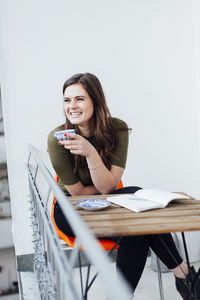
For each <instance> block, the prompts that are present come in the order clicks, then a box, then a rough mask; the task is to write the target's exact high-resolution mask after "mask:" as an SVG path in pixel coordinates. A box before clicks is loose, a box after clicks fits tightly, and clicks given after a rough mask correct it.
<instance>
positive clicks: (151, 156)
mask: <svg viewBox="0 0 200 300" xmlns="http://www.w3.org/2000/svg"><path fill="white" fill-rule="evenodd" d="M198 6H199V5H198V1H195V0H194V1H187V0H169V1H160V0H152V1H149V0H143V1H141V0H126V1H122V0H111V1H106V0H102V1H92V0H85V1H69V0H68V1H66V0H60V1H53V0H51V1H50V0H43V1H39V0H35V1H31V0H29V1H27V0H18V1H15V0H1V2H0V22H1V24H0V28H1V29H0V30H1V31H0V39H1V48H0V49H1V60H0V70H1V71H0V76H1V77H0V83H1V89H2V99H3V111H4V125H5V131H6V144H7V157H8V168H9V180H10V185H11V200H12V210H13V213H15V214H14V222H17V224H18V225H17V226H18V229H15V228H14V229H15V239H16V240H18V239H19V240H20V242H19V243H17V246H16V252H17V254H20V253H21V251H22V250H21V249H22V248H23V252H25V253H26V252H29V251H30V250H31V246H30V245H29V244H28V243H27V241H26V243H24V239H21V236H22V234H23V236H26V237H27V235H28V236H29V233H28V232H27V229H26V228H25V226H24V215H23V212H24V210H25V211H26V209H27V195H28V185H27V173H26V169H25V163H26V157H27V145H28V144H33V145H36V146H38V147H40V148H42V149H46V138H47V135H48V132H49V131H50V130H51V129H52V128H54V127H55V126H57V125H58V124H60V123H62V122H63V112H62V85H63V82H64V81H65V79H67V78H68V77H69V76H71V75H73V74H74V73H77V72H86V71H87V72H91V73H95V74H96V75H97V76H98V77H99V78H100V80H101V82H102V84H103V87H104V90H105V94H106V96H107V101H108V104H109V107H110V110H111V112H112V114H113V116H117V117H121V118H122V119H125V120H126V121H127V123H128V125H129V126H130V127H131V128H132V129H133V132H132V134H131V136H130V148H129V159H128V165H127V169H126V172H125V175H124V183H125V184H128V185H140V186H143V187H158V188H164V189H169V190H172V191H185V192H187V193H189V194H191V195H194V196H197V197H199V175H200V156H199V145H200V123H199V120H198V117H199V111H198V108H199V93H198V87H197V82H198V76H199V65H197V60H198V61H199V52H198V51H197V47H199V41H198V36H199V32H200V28H199V23H198V16H199V14H198V13H199V10H196V8H197V7H198ZM22 183H23V184H22ZM26 221H27V222H28V219H27V220H26ZM19 232H20V234H19ZM22 246H23V247H22Z"/></svg>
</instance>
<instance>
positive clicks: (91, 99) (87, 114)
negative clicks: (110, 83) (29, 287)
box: [48, 73, 200, 299]
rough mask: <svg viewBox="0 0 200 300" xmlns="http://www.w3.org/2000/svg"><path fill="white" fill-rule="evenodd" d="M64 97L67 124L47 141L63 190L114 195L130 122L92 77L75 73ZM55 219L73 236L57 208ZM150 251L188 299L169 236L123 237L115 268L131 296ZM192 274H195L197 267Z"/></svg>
mask: <svg viewBox="0 0 200 300" xmlns="http://www.w3.org/2000/svg"><path fill="white" fill-rule="evenodd" d="M63 95H64V111H65V115H66V122H65V124H63V125H61V126H59V127H58V128H56V129H55V130H53V131H52V132H50V134H49V137H48V151H49V155H50V159H51V162H52V165H53V167H54V169H55V172H56V173H57V174H58V176H59V185H60V187H61V188H62V189H63V190H64V192H65V193H66V194H69V195H72V196H74V195H95V194H109V193H111V192H112V193H114V192H115V188H116V187H117V185H118V183H119V181H120V179H121V177H122V175H123V172H124V169H125V165H126V158H127V149H128V134H129V129H128V127H127V125H126V123H125V122H124V121H122V120H120V119H117V118H112V117H111V114H110V112H109V109H108V107H107V104H106V100H105V96H104V93H103V90H102V87H101V84H100V82H99V80H98V78H97V77H96V76H95V75H93V74H90V73H84V74H76V75H74V76H72V77H71V78H69V79H68V80H67V81H66V82H65V83H64V86H63ZM73 128H74V129H75V131H76V133H71V134H68V137H69V138H71V139H68V140H65V141H59V142H58V141H57V139H56V138H55V137H54V131H58V130H63V129H73ZM137 189H139V188H138V187H128V188H123V189H121V190H117V193H119V192H121V193H126V192H129V193H130V192H132V193H134V192H135V191H136V190H137ZM54 219H55V222H56V225H57V227H58V228H59V229H60V230H61V231H62V232H63V233H65V234H66V235H70V236H73V232H72V230H71V228H70V226H69V224H68V222H67V220H66V219H65V218H64V216H63V214H62V211H61V209H60V207H59V205H58V204H56V205H55V209H54ZM149 247H151V249H152V250H153V251H154V252H155V253H156V255H157V256H158V257H159V258H160V259H161V260H162V261H163V263H164V264H166V265H167V267H168V268H169V269H171V271H172V272H173V273H174V275H175V280H176V287H177V290H178V292H179V293H180V294H181V295H182V297H183V299H186V297H187V294H188V291H189V284H190V276H189V274H188V273H189V272H188V267H187V265H186V264H185V263H184V262H183V259H182V258H181V257H180V255H179V253H178V251H177V249H176V246H175V244H174V241H173V239H172V236H171V234H162V235H147V236H129V237H128V236H127V237H123V239H122V240H121V242H120V246H119V250H118V255H117V267H118V268H119V269H120V270H121V272H122V273H123V274H124V276H125V278H126V279H127V281H128V282H129V284H130V286H131V287H132V292H134V290H135V288H136V286H137V284H138V282H139V279H140V277H141V275H142V272H143V269H144V266H145V263H146V259H147V255H148V250H149ZM169 252H170V253H171V254H172V255H170V254H169ZM192 273H193V275H195V274H196V272H195V270H194V269H193V268H192ZM199 299H200V297H199Z"/></svg>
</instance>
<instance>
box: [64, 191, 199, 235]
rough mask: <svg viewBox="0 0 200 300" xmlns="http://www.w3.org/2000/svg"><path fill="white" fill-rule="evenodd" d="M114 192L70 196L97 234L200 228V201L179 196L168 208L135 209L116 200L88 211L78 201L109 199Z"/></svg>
mask: <svg viewBox="0 0 200 300" xmlns="http://www.w3.org/2000/svg"><path fill="white" fill-rule="evenodd" d="M108 196H111V195H98V196H94V195H92V196H76V197H69V200H70V201H71V202H72V204H73V205H74V207H76V210H77V211H78V212H79V214H80V216H81V217H82V219H83V220H84V221H85V222H86V223H87V225H88V227H89V228H90V229H91V231H92V232H93V234H94V235H96V236H97V237H106V236H125V235H143V234H156V233H168V232H177V231H192V230H200V201H199V200H195V199H194V198H190V199H184V200H182V199H181V200H176V201H173V202H171V203H170V204H169V205H168V206H167V207H166V208H161V209H154V210H149V211H145V212H139V213H135V212H133V211H130V210H128V209H126V208H123V207H120V206H118V205H116V204H111V205H110V206H109V207H107V208H106V209H103V210H99V211H86V210H83V209H81V208H78V207H77V206H76V201H78V200H82V199H89V198H95V197H96V198H101V199H106V198H107V197H108Z"/></svg>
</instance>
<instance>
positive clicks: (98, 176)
mask: <svg viewBox="0 0 200 300" xmlns="http://www.w3.org/2000/svg"><path fill="white" fill-rule="evenodd" d="M86 161H87V164H88V169H89V171H90V175H91V178H92V182H93V184H94V186H95V187H96V189H97V190H98V191H99V192H100V193H101V194H108V193H110V192H111V191H112V190H113V189H115V187H116V186H117V184H118V178H116V177H115V176H114V174H112V172H111V171H109V170H108V169H107V168H106V166H105V165H104V163H103V161H102V160H101V158H100V156H99V154H98V153H97V151H96V149H95V148H93V149H91V151H90V154H89V155H88V156H86Z"/></svg>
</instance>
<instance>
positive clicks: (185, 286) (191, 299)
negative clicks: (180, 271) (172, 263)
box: [175, 267, 200, 300]
mask: <svg viewBox="0 0 200 300" xmlns="http://www.w3.org/2000/svg"><path fill="white" fill-rule="evenodd" d="M191 275H192V276H190V274H188V275H187V276H186V278H185V279H181V278H178V277H176V276H175V280H176V289H177V291H178V292H179V294H180V295H181V297H182V298H183V299H184V300H200V281H199V280H198V279H197V280H198V281H195V279H196V275H197V272H196V271H195V269H194V267H191ZM194 281H195V282H196V284H195V290H196V291H197V295H196V297H195V296H194Z"/></svg>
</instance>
